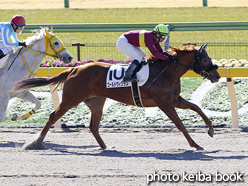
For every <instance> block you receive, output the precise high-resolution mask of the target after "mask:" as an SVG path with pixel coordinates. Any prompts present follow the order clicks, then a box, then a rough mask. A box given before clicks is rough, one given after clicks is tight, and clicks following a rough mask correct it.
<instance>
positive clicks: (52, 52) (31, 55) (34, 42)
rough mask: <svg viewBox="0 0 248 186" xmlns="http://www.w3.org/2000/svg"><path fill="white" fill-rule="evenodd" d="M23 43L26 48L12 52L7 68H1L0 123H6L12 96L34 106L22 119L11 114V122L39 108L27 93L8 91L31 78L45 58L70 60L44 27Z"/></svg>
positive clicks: (61, 46) (58, 40) (26, 115)
mask: <svg viewBox="0 0 248 186" xmlns="http://www.w3.org/2000/svg"><path fill="white" fill-rule="evenodd" d="M25 42H26V44H27V48H24V47H23V48H22V47H19V48H18V49H17V50H16V51H14V52H12V53H11V54H10V56H9V59H8V62H7V65H6V66H5V67H4V68H1V69H0V122H2V121H4V120H5V115H6V110H7V106H8V103H9V100H10V99H11V98H13V97H17V98H20V99H22V100H24V101H29V102H32V103H34V104H35V107H34V108H33V109H32V110H31V111H29V112H27V113H26V114H24V115H23V116H18V115H14V116H13V118H12V120H13V121H15V120H23V119H27V118H28V117H30V116H31V115H32V114H33V113H34V112H36V111H37V110H39V109H40V106H41V103H40V101H39V100H38V99H37V98H36V97H35V96H34V95H33V94H32V93H31V92H30V91H26V90H25V91H22V92H11V91H10V90H11V89H12V88H13V86H14V85H15V83H16V82H17V81H19V80H21V79H26V78H31V77H33V76H34V75H35V73H36V71H37V69H38V68H39V66H40V64H41V62H42V60H43V58H44V57H45V56H46V55H48V56H52V57H55V58H59V59H60V60H62V61H64V62H65V63H69V62H71V60H72V59H73V57H72V56H71V54H70V53H69V52H68V51H67V50H66V48H65V47H64V44H63V43H62V42H61V40H60V39H59V38H58V37H56V36H55V35H54V34H53V33H51V32H48V31H47V29H46V28H42V29H40V30H37V31H36V34H35V35H34V36H32V37H28V38H27V39H26V40H25Z"/></svg>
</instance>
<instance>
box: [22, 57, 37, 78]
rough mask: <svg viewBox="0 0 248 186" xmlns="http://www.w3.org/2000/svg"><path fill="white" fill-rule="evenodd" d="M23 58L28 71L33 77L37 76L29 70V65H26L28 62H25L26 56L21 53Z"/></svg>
mask: <svg viewBox="0 0 248 186" xmlns="http://www.w3.org/2000/svg"><path fill="white" fill-rule="evenodd" d="M21 56H22V60H23V63H24V65H25V67H26V69H27V70H28V72H29V73H30V74H31V75H32V76H35V74H34V73H32V72H31V70H30V69H29V68H28V65H27V63H26V61H25V59H24V56H23V54H22V53H21Z"/></svg>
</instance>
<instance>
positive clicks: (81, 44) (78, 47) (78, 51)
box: [71, 43, 85, 61]
mask: <svg viewBox="0 0 248 186" xmlns="http://www.w3.org/2000/svg"><path fill="white" fill-rule="evenodd" d="M71 45H72V46H76V47H77V60H78V61H80V47H81V46H85V43H72V44H71Z"/></svg>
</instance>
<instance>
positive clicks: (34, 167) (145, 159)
mask: <svg viewBox="0 0 248 186" xmlns="http://www.w3.org/2000/svg"><path fill="white" fill-rule="evenodd" d="M40 130H41V129H17V128H0V159H1V162H0V185H8V186H12V185H13V186H16V185H18V186H20V185H46V186H48V185H53V186H54V185H60V186H61V185H67V186H68V185H73V186H76V185H84V186H85V185H94V186H96V185H99V186H100V185H101V186H103V185H104V186H106V185H111V186H113V185H135V186H137V185H146V183H147V175H148V178H149V179H152V175H153V174H154V171H156V173H158V174H160V175H161V176H162V175H168V174H171V175H177V176H178V177H180V181H179V182H168V181H167V182H154V183H151V184H150V185H163V184H165V183H170V185H177V184H182V185H201V184H202V185H215V184H216V183H217V182H216V180H215V175H216V172H218V173H219V174H222V175H224V174H226V175H234V173H235V174H236V173H237V172H238V174H244V173H245V175H243V176H242V177H241V178H242V179H243V180H244V182H238V183H236V184H237V185H247V183H248V177H247V176H246V173H248V167H247V161H248V149H247V146H248V135H247V131H246V132H245V131H242V130H241V129H235V130H234V129H223V128H219V129H216V135H215V136H214V138H210V137H209V136H208V135H207V134H206V129H203V128H197V129H194V128H189V129H188V130H189V132H190V135H191V136H192V137H193V139H194V140H195V141H196V142H197V143H198V144H199V145H201V146H203V147H204V148H205V150H204V151H196V150H194V149H192V148H191V147H189V145H188V143H187V142H186V140H185V138H184V136H183V135H182V134H181V133H180V132H179V131H178V130H177V129H176V128H101V129H100V133H101V136H102V138H103V140H104V141H105V143H106V145H107V146H108V148H107V149H106V150H102V149H100V148H99V146H98V145H97V143H96V141H95V139H94V138H93V136H92V134H91V133H90V132H89V129H88V128H83V129H75V128H74V129H70V130H69V131H62V130H55V129H51V131H50V132H49V133H48V136H47V138H46V139H45V143H44V145H45V147H46V148H45V149H44V150H30V151H25V150H23V149H22V148H21V147H22V146H23V145H24V143H25V142H27V141H32V140H33V139H34V138H36V137H37V134H38V133H39V131H40ZM199 171H200V172H201V174H205V176H206V177H207V176H210V175H211V176H210V177H212V182H206V183H202V182H200V181H197V182H190V181H189V180H187V179H189V178H188V177H184V178H183V172H184V173H185V174H186V176H187V174H194V175H196V173H197V172H198V174H199ZM185 174H184V176H185ZM174 178H176V177H174ZM233 178H234V177H233ZM163 179H165V177H163ZM183 180H184V181H183ZM220 183H221V185H229V184H230V185H231V184H233V183H232V182H228V183H226V182H220Z"/></svg>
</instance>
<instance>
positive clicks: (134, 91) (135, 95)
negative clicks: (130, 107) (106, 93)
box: [131, 81, 143, 107]
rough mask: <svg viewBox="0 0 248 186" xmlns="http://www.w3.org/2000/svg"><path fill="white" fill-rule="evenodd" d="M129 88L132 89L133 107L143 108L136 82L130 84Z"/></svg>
mask: <svg viewBox="0 0 248 186" xmlns="http://www.w3.org/2000/svg"><path fill="white" fill-rule="evenodd" d="M131 88H132V96H133V101H134V103H135V105H136V106H138V107H143V105H142V101H141V96H140V90H139V86H138V83H137V81H134V82H132V86H131Z"/></svg>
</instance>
